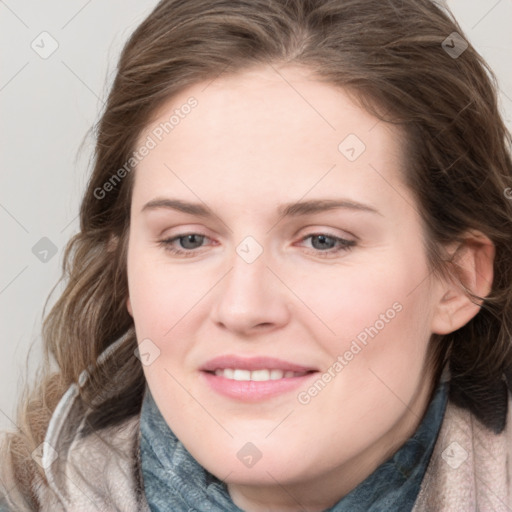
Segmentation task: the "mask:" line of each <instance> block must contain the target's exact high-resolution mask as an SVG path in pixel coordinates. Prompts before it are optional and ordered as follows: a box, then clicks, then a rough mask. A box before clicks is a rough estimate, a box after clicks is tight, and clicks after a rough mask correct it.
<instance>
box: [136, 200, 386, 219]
mask: <svg viewBox="0 0 512 512" xmlns="http://www.w3.org/2000/svg"><path fill="white" fill-rule="evenodd" d="M162 208H163V209H169V210H176V211H179V212H183V213H188V214H190V215H196V216H198V217H205V218H209V217H216V215H215V214H214V213H213V211H212V210H211V209H210V208H208V207H207V206H206V205H205V204H201V203H192V202H189V201H183V200H181V199H171V198H156V199H153V200H151V201H149V202H148V203H146V204H145V205H144V206H143V208H142V210H141V212H146V211H151V210H157V209H162ZM339 208H341V209H346V210H353V211H361V212H369V213H375V214H378V215H382V214H381V213H380V212H379V211H378V210H376V209H375V208H373V207H371V206H369V205H366V204H363V203H359V202H356V201H351V200H346V199H341V200H339V199H310V200H308V201H299V202H295V203H286V204H282V205H280V206H278V208H277V213H278V214H279V215H280V216H281V217H299V216H301V215H310V214H314V213H320V212H324V211H328V210H335V209H339Z"/></svg>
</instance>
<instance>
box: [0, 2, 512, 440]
mask: <svg viewBox="0 0 512 512" xmlns="http://www.w3.org/2000/svg"><path fill="white" fill-rule="evenodd" d="M205 1H206V0H205ZM156 3H157V2H156V1H154V0H124V1H121V0H117V1H109V2H91V1H90V0H89V1H86V0H74V1H68V2H57V1H55V0H54V1H48V2H44V4H42V3H41V2H36V1H35V0H25V1H23V2H22V1H20V0H18V1H14V0H11V1H8V2H7V3H5V2H0V44H1V48H2V49H3V52H2V55H1V61H0V108H1V110H0V119H1V128H2V132H1V139H2V146H1V147H2V168H1V174H0V180H1V182H0V226H1V230H2V231H1V232H2V240H3V243H2V249H1V251H2V259H1V262H2V264H1V268H0V312H1V343H0V430H2V429H10V428H13V427H14V423H13V420H14V419H15V415H14V410H15V403H16V399H17V396H18V393H19V392H20V386H21V384H22V380H21V378H22V377H23V376H24V375H25V374H26V370H25V361H26V357H27V353H28V349H29V347H30V346H31V345H33V346H34V348H33V350H32V354H33V355H32V356H31V358H30V364H29V369H28V375H29V376H30V375H33V374H34V369H35V367H36V365H37V364H38V362H39V360H40V354H41V353H40V328H41V320H42V317H41V315H42V312H43V305H44V302H45V300H46V298H47V296H48V294H49V293H50V291H51V289H52V287H53V286H54V285H55V284H56V283H57V281H58V279H59V277H60V274H61V263H62V256H63V250H64V248H65V245H66V242H67V241H68V240H69V239H70V238H71V236H72V235H73V234H74V233H76V232H77V230H78V219H77V215H78V207H79V202H80V198H81V194H82V192H83V190H84V186H85V184H86V182H87V177H88V172H89V171H90V158H91V156H92V140H91V138H90V137H89V138H88V139H87V143H86V144H85V145H84V146H83V148H82V151H81V152H80V153H79V152H78V150H79V147H80V145H81V143H82V141H83V140H84V137H85V136H86V133H87V130H88V129H89V128H90V127H91V126H92V125H93V123H94V122H95V121H96V120H97V119H98V114H99V112H100V110H101V107H102V103H103V100H104V99H105V98H106V94H107V92H108V87H109V85H110V83H111V80H112V78H113V71H114V70H115V65H116V61H117V58H118V55H119V52H120V50H121V48H122V45H123V43H124V42H125V41H126V39H127V38H128V36H129V35H130V34H131V32H132V31H133V30H134V29H135V27H136V26H137V25H138V24H139V23H140V21H142V20H143V19H144V17H145V16H146V15H147V14H148V13H149V12H150V11H151V9H152V8H153V7H154V6H155V5H156ZM447 4H448V5H449V6H450V8H451V9H452V10H453V12H454V13H455V15H456V17H457V19H458V21H459V23H460V24H461V26H462V28H463V30H464V31H465V34H466V36H467V38H468V39H469V40H470V42H471V43H472V44H473V45H474V46H475V47H476V49H477V50H478V51H479V52H480V53H481V54H482V55H483V56H484V57H485V58H486V59H487V61H488V62H489V64H490V65H491V67H492V68H493V69H494V71H495V73H496V74H497V76H498V80H499V85H500V90H501V95H500V96H501V108H502V112H503V116H504V118H505V120H506V122H507V123H508V126H509V128H511V127H512V120H511V118H512V66H511V64H512V60H511V57H512V31H511V30H510V21H511V20H512V2H511V1H510V0H498V1H496V0H493V1H489V0H453V1H448V2H447ZM44 32H46V33H47V34H42V33H44ZM447 35H448V34H447ZM56 45H58V47H57V46H56ZM55 48H56V49H55ZM54 49H55V51H53V53H52V50H54ZM50 53H51V55H50ZM61 288H62V287H59V288H58V290H60V289H61ZM56 296H57V295H54V296H53V299H52V301H51V302H50V304H51V303H53V302H54V300H55V298H56Z"/></svg>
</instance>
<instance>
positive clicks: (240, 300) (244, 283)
mask: <svg viewBox="0 0 512 512" xmlns="http://www.w3.org/2000/svg"><path fill="white" fill-rule="evenodd" d="M215 288H216V289H217V290H216V291H217V293H216V296H215V300H214V306H213V308H212V311H211V318H212V320H213V321H214V322H215V323H216V324H217V325H218V326H219V327H221V328H223V329H227V330H229V331H232V332H233V333H236V334H238V335H246V336H249V335H251V334H261V333H262V332H267V331H269V332H270V331H272V330H274V329H276V328H279V327H282V326H283V325H285V324H286V323H287V322H288V321H289V317H290V308H289V307H288V306H289V303H288V299H289V296H288V295H287V289H286V287H285V286H284V285H283V283H282V282H281V281H280V280H279V279H278V278H277V277H276V275H275V271H271V270H270V269H269V268H268V267H267V259H266V253H265V252H263V253H262V254H261V255H260V256H259V257H258V258H257V259H256V260H255V261H252V262H248V261H246V260H245V259H244V258H243V257H241V256H240V255H239V254H237V253H235V255H234V256H233V259H232V267H231V269H230V271H229V272H228V273H227V274H226V275H225V277H224V278H223V279H222V280H221V282H220V283H219V285H218V286H216V287H215Z"/></svg>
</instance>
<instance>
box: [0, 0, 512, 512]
mask: <svg viewBox="0 0 512 512" xmlns="http://www.w3.org/2000/svg"><path fill="white" fill-rule="evenodd" d="M453 32H458V34H460V35H461V36H462V37H464V36H463V32H462V30H461V29H460V27H459V26H458V24H457V23H456V22H455V20H454V19H453V16H452V15H451V14H450V13H449V12H448V11H447V10H445V9H444V8H441V7H439V6H437V5H436V4H435V3H433V2H432V1H430V0H387V1H385V2H383V1H382V0H343V1H341V0H237V1H227V0H208V1H207V2H205V1H204V0H162V1H161V2H160V3H159V4H158V5H157V6H156V8H155V9H154V10H153V12H152V13H151V14H150V15H149V16H148V18H147V19H146V20H145V21H144V22H143V23H142V24H141V25H140V26H139V27H138V28H137V29H136V30H135V32H134V33H133V35H132V36H131V37H130V39H129V41H128V42H127V44H126V45H125V47H124V49H123V52H122V55H121V57H120V60H119V64H118V69H117V74H116V78H115V81H114V83H113V86H112V88H111V91H110V94H109V97H108V101H107V103H106V106H105V110H104V112H103V114H102V116H101V119H100V120H99V122H98V124H97V126H96V149H95V161H94V169H93V173H92V176H91V178H90V181H89V183H88V187H87V190H86V193H85V196H84V198H83V201H82V204H81V209H80V231H79V233H78V234H76V235H75V236H74V237H73V238H72V239H71V240H70V242H69V244H68V246H67V248H66V251H65V255H64V262H63V277H62V279H65V280H67V285H66V288H65V290H64V292H63V293H62V295H61V296H60V298H59V299H58V301H57V302H56V304H55V305H54V306H53V308H52V309H51V311H50V313H49V314H48V316H47V317H46V318H45V321H44V324H43V340H44V349H45V351H46V355H47V359H46V362H45V365H44V368H43V371H42V374H41V378H40V380H39V382H38V384H37V386H36V387H35V389H33V390H32V391H31V392H30V393H29V392H28V391H26V393H25V396H24V397H23V399H22V400H21V401H20V406H19V414H18V425H19V426H20V430H19V432H16V433H11V434H9V435H8V436H6V439H5V442H4V445H3V449H4V455H2V460H8V459H12V466H13V468H14V471H15V473H14V474H15V478H16V480H17V482H18V487H19V489H20V492H21V494H22V495H23V496H24V498H25V500H26V503H27V505H29V506H31V507H35V506H36V498H35V495H34V482H36V481H40V479H41V478H43V475H42V472H41V470H40V468H39V467H38V466H37V465H36V464H35V463H33V461H32V460H31V458H30V453H31V451H32V450H33V449H34V448H35V447H36V446H38V445H39V444H40V443H41V442H42V441H43V440H44V435H45V431H46V428H47V426H48V422H49V420H50V417H51V414H52V412H53V410H54V409H55V407H56V404H57V402H58V400H59V399H60V398H61V397H62V395H63V393H64V391H65V390H66V389H67V387H68V386H69V385H70V384H71V383H73V382H76V381H77V380H78V378H79V376H80V374H81V373H82V371H83V370H84V369H89V374H90V381H89V384H88V385H87V386H85V387H84V388H83V389H82V390H81V393H82V394H83V397H84V399H85V400H86V401H87V403H88V404H90V405H91V411H92V412H91V414H90V415H89V417H88V418H89V421H88V422H89V425H90V427H91V428H93V429H96V428H100V427H103V426H107V425H116V424H118V423H119V422H121V421H122V420H123V419H125V418H127V417H129V416H131V415H134V414H137V413H138V412H139V411H140V406H141V400H142V393H143V389H144V383H145V381H144V375H143V372H142V369H141V365H140V362H139V361H138V359H137V358H136V357H135V356H134V349H135V348H136V339H135V334H134V329H133V321H132V318H131V317H130V316H129V314H128V312H127V310H126V304H125V301H126V297H127V292H128V288H127V275H126V240H127V233H128V230H129V218H130V216H129V213H130V200H131V189H132V184H133V173H132V172H128V173H127V174H126V177H125V178H124V179H122V180H120V181H119V183H117V184H116V186H115V187H113V188H112V190H110V191H109V192H108V193H107V194H105V195H104V197H102V198H98V194H97V190H98V189H100V188H101V187H102V186H103V185H104V184H105V183H106V182H107V181H108V180H109V179H111V178H112V176H113V175H114V174H115V173H116V171H117V170H118V169H120V168H123V166H124V165H125V163H126V162H127V161H129V159H130V157H131V156H132V152H133V151H134V148H135V144H136V140H137V138H138V136H139V135H140V133H141V130H142V129H143V128H144V127H145V126H147V124H148V122H149V121H150V120H151V118H152V116H154V114H155V112H156V111H157V110H158V109H159V107H161V106H162V105H163V103H164V102H166V101H168V100H169V98H171V97H172V96H173V95H175V94H176V93H178V92H180V91H182V90H184V89H185V88H186V87H187V86H190V85H192V84H194V83H198V82H201V81H206V80H214V79H215V78H216V77H217V76H218V75H219V74H220V73H235V72H237V73H238V72H243V71H244V70H246V69H248V68H249V67H252V66H256V65H262V64H268V63H271V64H285V63H294V64H298V65H303V66H305V67H306V68H308V69H310V70H312V71H314V72H315V73H316V76H317V77H318V79H319V80H323V81H325V82H327V83H330V84H332V85H334V86H340V87H343V88H345V90H348V91H351V93H352V94H353V95H354V98H357V100H358V101H360V103H361V104H362V105H363V106H364V107H365V108H366V109H368V110H369V111H370V112H371V113H373V114H374V115H376V116H378V117H379V118H380V119H382V120H384V121H387V122H391V123H396V124H399V125H400V126H401V127H402V128H403V133H404V135H405V139H406V142H405V150H406V152H407V155H408V159H409V164H410V165H409V173H408V175H407V176H406V177H405V179H406V181H407V184H408V185H409V186H410V188H411V190H412V191H413V192H414V193H415V195H416V197H417V201H418V205H419V210H420V213H421V215H422V218H423V222H424V225H425V232H426V235H427V240H428V247H427V251H428V255H429V259H430V263H431V265H432V269H433V270H434V271H447V270H450V267H449V263H447V262H446V261H443V260H442V258H441V257H440V256H439V255H440V251H439V250H438V249H439V248H440V247H442V245H443V244H445V243H447V242H453V241H454V240H459V239H461V237H462V236H463V235H464V233H465V232H467V230H479V231H481V232H482V233H484V234H485V235H487V236H488V237H489V238H490V239H491V240H492V242H493V243H494V244H495V246H496V258H495V262H494V275H495V278H494V283H493V286H492V291H491V293H490V295H489V296H488V297H486V298H485V300H484V302H483V304H482V307H481V310H480V311H479V313H478V314H477V315H476V316H475V317H474V318H473V319H472V320H471V321H470V322H469V323H468V324H467V325H465V326H464V327H462V328H460V329H459V330H457V331H456V332H453V333H451V334H449V335H446V336H433V338H432V340H431V343H432V346H431V350H430V355H431V361H432V364H434V365H435V368H436V369H437V374H436V375H437V376H439V370H440V368H442V366H443V364H444V362H445V361H448V360H449V364H450V370H451V373H452V381H451V382H452V383H451V387H450V398H451V400H452V401H454V402H455V403H457V404H459V405H462V406H463V407H467V408H469V409H470V410H471V411H472V412H473V413H474V414H475V415H476V416H477V417H478V418H479V419H480V420H481V421H482V422H483V423H484V424H485V425H487V426H488V427H489V428H491V429H493V430H494V431H495V432H500V431H501V430H502V429H503V428H504V425H505V417H506V416H505V414H506V411H507V397H508V391H507V380H508V383H509V384H511V383H512V349H511V332H512V224H511V219H512V201H511V200H509V199H507V197H506V194H505V193H504V192H505V190H508V189H509V187H512V164H511V159H510V153H509V148H510V134H509V133H508V132H507V130H506V128H505V126H504V124H503V121H502V119H501V117H500V114H499V111H498V107H497V92H496V91H497V88H496V84H495V79H494V76H493V74H492V72H491V70H490V69H489V68H488V66H487V64H486V63H485V62H484V61H483V60H482V58H481V57H480V55H479V54H478V53H477V52H476V51H475V49H474V48H473V47H472V46H471V44H469V46H468V47H467V49H465V51H463V52H462V53H461V54H460V55H459V56H457V57H456V58H455V57H454V56H453V55H450V54H449V53H448V52H447V51H445V50H446V47H443V41H445V39H446V38H447V37H448V36H449V35H450V34H452V33H453ZM95 191H96V193H95ZM475 299H477V298H475ZM123 334H125V335H126V337H125V341H124V342H123V343H122V344H121V345H120V347H119V348H118V349H117V350H116V352H115V357H112V358H107V359H106V360H105V362H104V363H102V364H98V363H97V362H96V360H97V358H98V356H99V354H100V353H101V352H102V351H103V350H104V349H106V348H107V347H109V346H110V345H111V344H112V343H113V342H114V341H115V340H116V339H118V338H119V337H120V336H121V335H123ZM51 359H53V361H54V362H56V364H57V370H56V371H54V372H52V371H51V370H50V363H49V361H50V360H51ZM505 377H506V379H505ZM20 506H21V505H20Z"/></svg>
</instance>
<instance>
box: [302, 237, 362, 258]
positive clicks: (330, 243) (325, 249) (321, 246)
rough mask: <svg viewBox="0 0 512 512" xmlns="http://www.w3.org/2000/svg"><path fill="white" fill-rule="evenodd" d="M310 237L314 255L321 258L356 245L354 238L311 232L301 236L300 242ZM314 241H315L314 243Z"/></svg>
mask: <svg viewBox="0 0 512 512" xmlns="http://www.w3.org/2000/svg"><path fill="white" fill-rule="evenodd" d="M308 239H311V245H312V246H313V248H314V249H318V250H315V251H313V252H314V254H315V256H320V257H322V258H325V257H330V256H333V255H336V254H338V253H339V252H343V251H348V250H350V248H352V247H353V246H355V245H356V242H355V240H347V239H345V238H340V237H338V236H332V235H329V234H328V233H312V234H310V235H307V236H305V237H304V238H302V242H304V241H305V240H308ZM315 241H316V243H315Z"/></svg>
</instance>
